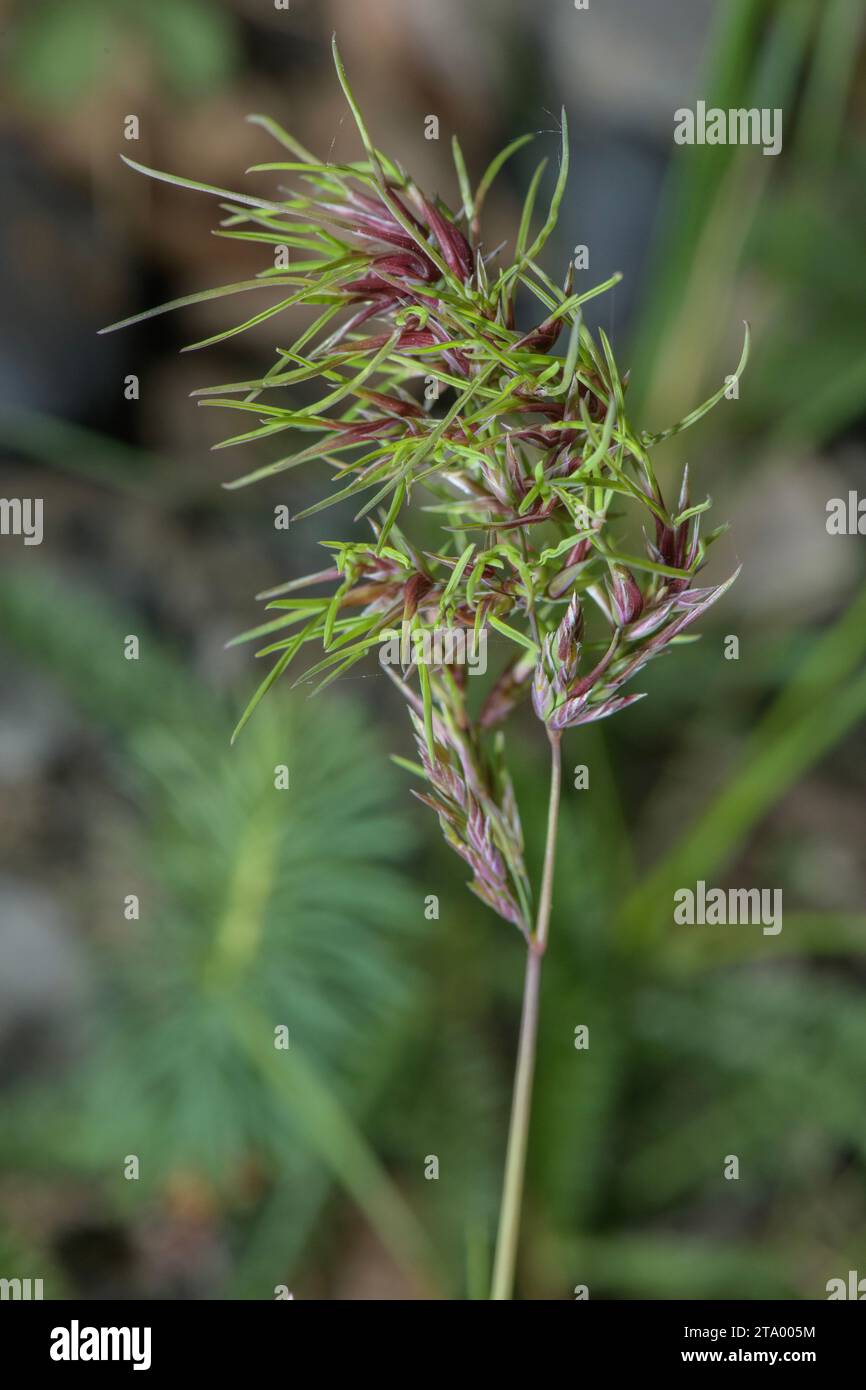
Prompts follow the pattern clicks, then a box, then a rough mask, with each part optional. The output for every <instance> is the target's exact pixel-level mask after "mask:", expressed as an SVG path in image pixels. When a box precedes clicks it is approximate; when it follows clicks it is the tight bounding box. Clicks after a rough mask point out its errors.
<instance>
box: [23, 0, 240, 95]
mask: <svg viewBox="0 0 866 1390" xmlns="http://www.w3.org/2000/svg"><path fill="white" fill-rule="evenodd" d="M15 10H16V11H17V12H15V13H13V15H12V19H11V22H10V25H9V33H8V38H9V43H8V48H7V55H8V56H7V59H6V62H7V64H8V69H9V71H8V74H7V76H8V79H9V80H10V81H11V85H12V87H13V89H14V90H15V91H16V92H18V93H19V94H20V95H21V96H23V97H24V98H26V99H28V100H31V101H38V102H39V103H40V104H45V103H48V104H49V105H52V106H53V105H56V104H60V103H62V102H68V101H76V100H78V99H79V98H80V97H82V96H83V95H84V94H85V93H86V92H87V91H88V89H90V88H92V87H93V86H94V85H98V84H99V83H100V82H102V81H104V80H106V79H108V78H109V76H110V74H111V71H112V66H113V64H114V63H116V58H115V57H114V56H113V55H114V54H116V53H117V50H118V48H122V47H123V46H124V45H125V44H127V43H129V40H130V37H134V38H135V39H136V40H137V41H138V42H139V43H140V44H143V45H144V46H145V49H146V51H147V53H148V56H149V57H150V58H151V60H152V62H153V65H154V67H155V69H156V72H157V74H158V76H159V78H160V79H161V81H162V82H163V83H164V85H165V86H166V88H168V89H169V90H170V91H171V92H173V93H175V94H177V95H179V96H184V97H186V98H187V99H188V98H189V97H190V96H191V95H194V94H195V95H201V94H202V93H206V92H208V91H210V90H211V89H213V88H215V87H219V86H220V85H222V84H224V83H225V82H226V81H227V79H228V78H229V77H230V76H231V74H232V72H233V70H234V68H235V67H236V65H237V62H238V57H239V46H238V43H237V39H236V35H235V31H234V21H233V18H232V16H231V15H230V14H229V13H228V12H227V11H226V10H225V9H223V8H222V7H221V6H215V5H207V4H205V0H149V3H148V4H146V5H139V4H138V3H137V0H41V3H40V4H38V5H20V6H16V7H15Z"/></svg>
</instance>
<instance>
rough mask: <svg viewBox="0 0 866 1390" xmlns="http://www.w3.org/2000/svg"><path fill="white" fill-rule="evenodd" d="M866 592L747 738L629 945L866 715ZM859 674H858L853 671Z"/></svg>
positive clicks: (632, 902) (661, 879) (628, 913)
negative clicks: (734, 765)
mask: <svg viewBox="0 0 866 1390" xmlns="http://www.w3.org/2000/svg"><path fill="white" fill-rule="evenodd" d="M864 654H866V589H864V590H863V591H861V593H860V594H859V595H858V597H857V598H856V599H855V601H854V602H853V603H852V604H851V605H850V607H849V608H848V610H847V611H846V612H845V614H844V615H843V617H842V618H841V619H840V620H839V621H838V622H837V623H836V624H835V626H834V627H833V628H831V629H830V631H829V632H828V633H826V634H825V635H824V636H823V637H821V638H819V639H818V641H817V642H816V643H815V644H814V646H813V648H812V651H811V652H810V654H809V656H808V657H807V658H806V660H805V661H804V662H803V664H802V666H801V667H800V669H799V671H798V672H797V673H796V675H795V676H794V678H793V680H792V681H791V682H790V684H789V685H787V686H786V687H785V688H784V689H783V691H782V693H781V694H780V695H779V696H778V698H777V699H776V701H775V703H774V704H773V705H772V706H771V707H770V709H769V711H768V712H767V714H766V715H765V716H764V718H763V719H762V720H761V722H760V723H759V724H758V726H757V727H756V728H755V730H754V732H753V733H752V735H751V737H750V738H749V739H748V740H747V742H746V745H745V747H744V749H743V753H742V756H741V759H740V764H739V767H738V769H737V771H736V772H735V773H734V775H733V776H732V777H731V779H730V780H729V781H728V783H727V784H726V785H725V786H724V787H723V788H722V789H721V791H720V792H719V793H718V794H717V795H716V796H715V797H714V798H713V800H712V801H711V802H710V805H709V806H708V807H707V808H706V809H705V810H704V812H703V814H701V815H699V816H698V817H697V819H696V821H695V823H694V825H693V826H692V828H691V829H690V830H689V831H688V833H687V834H686V835H685V836H684V837H683V839H682V840H681V841H680V842H679V843H678V844H677V845H675V846H674V848H673V849H672V850H670V851H669V852H668V854H667V856H666V857H665V858H664V859H663V860H662V862H661V863H660V864H659V865H658V866H657V867H656V868H655V869H654V870H653V871H652V872H651V873H650V874H649V876H648V877H647V878H646V879H645V880H644V882H643V883H642V884H641V885H639V886H638V888H637V890H636V891H635V893H634V894H633V895H632V896H631V898H629V899H628V901H627V902H626V904H625V906H624V909H623V918H622V925H623V931H624V934H625V936H626V937H627V938H629V939H632V938H634V939H642V938H643V939H648V938H650V937H654V936H655V935H657V932H658V929H659V923H660V921H661V920H663V919H664V917H665V916H667V917H669V916H670V913H671V911H672V895H673V893H674V891H675V890H676V889H677V888H678V887H681V886H682V885H684V884H688V883H689V882H690V881H694V879H695V878H696V877H701V878H707V877H708V876H709V875H710V874H711V873H712V872H713V871H715V870H717V869H719V868H720V867H722V866H723V865H724V864H726V863H727V862H728V861H729V860H730V858H731V857H732V855H733V854H734V853H735V852H736V851H737V849H738V848H739V846H740V845H741V844H742V842H743V840H744V839H745V837H746V836H747V834H748V833H749V831H750V830H751V828H752V827H753V826H754V825H755V824H756V823H757V822H758V821H759V820H760V819H761V817H762V816H764V815H766V813H767V812H768V811H769V810H770V809H771V808H772V807H773V806H774V805H775V804H776V803H777V802H778V800H779V799H780V798H781V797H782V796H783V795H784V794H785V792H786V791H787V790H788V789H789V788H790V787H791V786H793V785H794V783H795V782H796V781H797V779H798V778H799V777H801V776H802V775H803V774H804V773H805V772H806V771H807V770H808V768H810V767H811V766H812V765H813V763H815V762H816V761H817V760H818V759H819V758H821V757H822V756H823V755H824V754H826V753H827V752H829V751H830V749H831V748H833V747H834V746H835V745H836V744H837V743H838V742H839V741H840V740H841V739H842V738H844V736H845V735H846V734H847V733H848V732H849V731H850V730H851V729H852V728H854V727H855V726H856V724H857V723H858V722H859V721H860V720H861V719H863V718H864V716H866V671H861V670H859V667H860V666H861V664H862V661H863V657H864ZM855 671H856V672H857V673H856V674H854V675H852V674H851V673H852V672H855Z"/></svg>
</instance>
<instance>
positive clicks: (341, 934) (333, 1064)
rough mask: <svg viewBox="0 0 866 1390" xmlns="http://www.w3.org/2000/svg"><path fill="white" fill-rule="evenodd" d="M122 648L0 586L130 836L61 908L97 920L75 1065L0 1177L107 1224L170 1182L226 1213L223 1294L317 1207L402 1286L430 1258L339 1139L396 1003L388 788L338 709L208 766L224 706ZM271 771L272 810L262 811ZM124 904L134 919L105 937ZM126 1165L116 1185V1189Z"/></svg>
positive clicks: (402, 994)
mask: <svg viewBox="0 0 866 1390" xmlns="http://www.w3.org/2000/svg"><path fill="white" fill-rule="evenodd" d="M129 625H130V623H129V614H128V613H127V614H124V613H123V612H121V611H120V610H119V609H118V608H116V607H115V606H113V605H111V604H109V603H108V602H106V601H105V600H104V599H102V598H100V597H99V596H97V595H95V594H93V593H90V592H87V591H77V590H76V589H75V587H74V586H70V585H64V584H61V583H60V582H59V581H58V579H57V578H56V577H52V575H51V574H50V572H49V573H45V572H41V573H36V574H34V573H32V572H30V573H23V572H19V573H17V574H9V573H7V574H6V575H5V576H4V582H3V586H2V598H0V634H2V640H3V643H4V647H5V649H6V651H7V652H9V651H15V652H17V653H18V654H19V656H24V657H27V658H30V659H32V661H33V662H34V664H35V665H36V666H37V667H39V668H41V669H43V670H44V671H45V673H46V674H47V675H48V676H49V677H50V678H51V679H52V680H53V681H54V682H55V683H56V685H57V686H58V687H59V688H60V689H61V690H62V691H64V692H65V693H66V695H67V696H68V697H69V699H70V701H71V703H72V704H73V706H75V707H77V708H78V710H79V711H80V712H81V713H82V715H83V716H84V719H85V720H86V721H87V722H88V723H89V724H90V725H91V726H92V727H94V728H96V729H98V730H99V731H100V733H101V735H102V740H103V742H102V745H101V746H102V748H103V750H104V757H105V759H106V761H107V762H108V763H109V764H110V765H111V764H114V770H115V774H116V786H117V789H118V792H122V795H123V801H124V803H125V804H126V805H127V807H128V808H129V809H130V814H129V815H128V816H125V815H121V816H120V817H118V819H117V823H116V827H115V829H114V831H113V833H112V834H111V838H110V841H109V842H108V843H107V844H106V845H104V847H103V852H102V855H101V856H100V858H101V859H102V860H104V861H107V862H106V863H105V868H104V872H102V873H101V874H100V875H99V887H98V888H96V889H94V891H93V893H92V895H91V896H85V899H84V901H83V902H82V903H81V911H82V914H83V915H86V916H87V917H88V918H89V919H94V918H95V930H94V931H93V932H92V933H91V935H90V937H89V940H88V943H87V948H88V952H89V956H90V959H91V961H92V966H93V977H94V988H93V994H92V997H91V998H90V1000H89V1001H88V1002H89V1007H88V1011H87V1013H88V1029H87V1034H86V1038H85V1040H84V1041H85V1043H86V1046H85V1048H84V1053H83V1056H82V1058H81V1059H80V1060H79V1061H78V1062H77V1065H76V1066H75V1067H74V1068H73V1069H72V1070H71V1072H70V1074H68V1075H60V1076H57V1077H55V1078H52V1079H51V1081H50V1083H44V1084H42V1085H38V1086H37V1085H31V1086H30V1087H27V1088H24V1089H23V1090H22V1092H21V1093H20V1094H19V1096H17V1097H15V1098H12V1099H9V1098H7V1110H8V1118H9V1124H8V1126H4V1129H5V1130H6V1133H5V1135H4V1141H3V1146H2V1148H3V1157H4V1159H5V1160H6V1161H7V1162H8V1161H9V1160H10V1158H11V1159H14V1160H15V1161H16V1163H19V1164H22V1163H23V1166H25V1167H28V1168H29V1167H32V1168H33V1169H34V1171H36V1172H37V1173H38V1172H40V1171H42V1169H43V1166H44V1163H45V1156H46V1155H47V1154H50V1155H51V1156H52V1162H53V1164H54V1165H55V1167H56V1169H59V1170H60V1171H61V1172H65V1173H66V1174H67V1175H68V1176H69V1177H70V1178H72V1177H78V1176H82V1175H86V1176H91V1177H95V1178H99V1179H102V1180H103V1181H104V1186H105V1191H106V1195H107V1198H108V1200H109V1202H113V1203H114V1204H115V1205H116V1207H117V1209H118V1210H119V1211H121V1212H126V1213H129V1212H130V1209H132V1210H134V1207H135V1203H136V1201H138V1202H146V1203H150V1204H157V1203H160V1202H170V1200H171V1197H172V1194H173V1193H175V1192H176V1191H177V1190H178V1189H179V1188H181V1187H182V1188H183V1189H184V1190H189V1187H190V1184H192V1186H193V1188H194V1189H195V1190H197V1191H198V1192H199V1194H200V1197H201V1201H202V1202H203V1203H204V1205H205V1206H206V1207H208V1208H210V1209H211V1210H212V1211H213V1212H214V1214H217V1213H227V1214H236V1213H239V1212H243V1213H244V1216H245V1221H244V1223H243V1227H244V1228H243V1231H238V1232H236V1233H235V1234H234V1236H233V1242H234V1247H235V1248H234V1255H235V1261H236V1264H235V1269H234V1271H233V1280H232V1288H233V1291H234V1293H235V1295H236V1296H241V1297H262V1296H263V1291H264V1293H265V1296H267V1292H268V1290H270V1289H271V1288H272V1287H273V1284H274V1282H275V1279H278V1278H282V1277H285V1275H287V1274H288V1273H290V1272H291V1270H292V1268H293V1267H294V1266H295V1264H296V1262H297V1261H298V1260H299V1258H300V1255H301V1252H302V1251H303V1250H304V1249H305V1247H306V1246H307V1243H308V1241H309V1238H310V1234H311V1232H312V1230H313V1229H314V1227H315V1224H316V1223H317V1222H318V1221H320V1219H321V1215H322V1211H323V1208H324V1205H325V1203H326V1201H327V1198H328V1195H329V1192H330V1191H331V1189H332V1186H333V1185H334V1184H336V1185H338V1186H340V1187H342V1188H343V1189H344V1190H345V1191H346V1192H348V1193H349V1194H350V1195H351V1197H352V1199H353V1200H354V1202H355V1203H356V1205H357V1206H358V1208H359V1209H360V1210H361V1211H362V1212H364V1213H365V1215H366V1216H367V1218H368V1220H369V1222H370V1224H371V1226H372V1228H373V1229H374V1230H375V1231H376V1232H377V1233H378V1234H379V1235H380V1237H381V1239H382V1241H383V1243H384V1245H385V1246H386V1247H387V1248H388V1249H389V1250H390V1252H391V1253H392V1255H393V1256H394V1258H395V1259H396V1260H397V1261H398V1262H400V1263H402V1266H403V1268H404V1270H405V1271H406V1274H407V1277H414V1278H416V1279H418V1278H423V1277H425V1271H429V1269H430V1266H431V1263H432V1259H431V1255H430V1252H429V1249H428V1242H427V1241H426V1238H425V1237H424V1235H423V1233H422V1232H421V1230H420V1228H419V1226H418V1223H417V1221H416V1220H415V1219H414V1217H413V1216H412V1213H411V1212H410V1211H409V1209H408V1207H407V1205H406V1203H405V1201H404V1199H403V1198H402V1197H401V1196H400V1195H399V1193H398V1192H397V1189H396V1187H395V1186H394V1184H393V1183H392V1182H391V1180H390V1179H389V1177H388V1176H387V1174H386V1173H385V1171H384V1169H383V1168H382V1166H381V1165H380V1163H379V1162H378V1160H377V1159H376V1157H375V1156H374V1154H373V1153H372V1151H371V1150H370V1149H369V1147H368V1145H367V1144H366V1142H365V1140H364V1139H363V1137H362V1134H361V1130H360V1128H359V1126H360V1125H361V1124H362V1123H363V1122H364V1120H366V1117H367V1116H368V1115H369V1113H370V1111H371V1110H373V1109H374V1108H375V1107H376V1106H377V1104H378V1103H379V1088H380V1086H381V1085H382V1078H383V1076H385V1075H387V1067H388V1065H389V1063H388V1058H389V1057H390V1056H392V1055H393V1054H394V1053H395V1052H399V1051H400V1049H401V1047H402V1045H403V1039H404V1038H405V1035H406V1033H407V1031H408V1029H409V1027H410V1023H411V1020H412V1017H413V1012H414V1010H415V1009H416V1008H417V1007H418V1005H419V997H418V988H417V980H416V977H415V974H414V972H413V969H412V967H411V965H410V964H409V961H408V947H409V946H410V944H411V945H413V946H414V945H415V944H416V943H417V941H418V936H419V927H418V926H417V925H414V926H413V923H416V924H417V922H418V915H417V913H413V911H412V909H413V903H414V899H413V895H412V893H411V891H410V887H409V884H408V882H407V880H406V878H405V876H404V875H403V874H402V873H401V871H400V869H399V867H398V865H399V863H400V861H401V860H402V859H403V858H404V857H405V855H406V853H407V851H408V849H409V848H410V846H411V843H412V835H411V831H410V830H409V827H408V826H407V824H406V820H405V817H403V816H401V815H400V814H399V813H398V812H396V811H395V809H394V804H393V803H394V792H395V787H394V785H393V783H394V781H395V780H396V774H395V773H394V772H393V770H392V769H390V768H388V767H386V768H385V772H386V776H385V777H384V778H379V779H375V780H373V779H370V778H369V777H368V776H367V775H366V772H365V763H367V762H368V761H369V760H370V759H371V758H375V757H377V756H379V755H380V749H379V747H378V742H377V740H376V738H375V736H374V735H373V734H372V733H371V731H370V729H369V727H368V725H367V721H366V720H365V718H364V715H363V712H362V711H361V710H359V709H357V708H356V707H353V706H352V705H350V704H348V703H347V702H344V701H334V702H333V703H331V704H329V703H328V702H317V703H314V704H309V703H306V702H303V701H300V702H298V701H293V700H289V701H288V702H284V701H282V700H280V701H278V702H277V701H275V702H274V704H273V705H272V706H271V707H270V708H269V709H268V710H266V711H263V713H264V714H265V716H266V717H265V718H263V719H262V720H261V721H257V723H256V726H255V727H254V728H253V729H251V731H250V733H251V735H252V737H251V738H249V739H245V740H243V743H242V745H241V746H239V747H237V748H235V749H229V747H228V745H227V741H226V740H225V738H224V737H222V735H221V731H224V729H225V722H226V719H227V718H228V711H227V707H226V705H225V704H224V703H223V701H222V700H221V699H219V698H218V697H216V696H215V695H214V694H213V692H211V691H208V689H207V688H206V687H205V686H203V685H202V683H201V682H200V681H199V680H198V679H196V678H195V676H194V675H193V674H192V672H191V671H190V670H189V669H188V668H187V667H186V666H185V665H184V663H183V661H182V660H180V659H179V658H178V657H177V656H176V655H175V654H173V653H172V652H171V651H170V650H169V649H167V648H166V647H164V646H162V645H161V644H160V642H159V641H158V639H157V638H156V636H155V635H154V634H152V633H151V632H150V631H149V630H148V629H147V628H146V627H144V626H143V624H142V623H141V621H140V618H139V619H136V631H137V632H138V633H139V636H140V641H141V644H142V659H141V660H140V661H139V662H137V663H127V662H125V661H123V660H122V659H121V660H118V656H117V654H118V653H119V652H120V651H121V650H122V644H123V634H124V633H125V632H127V631H128V629H129ZM283 765H285V767H286V768H288V769H289V774H290V779H291V794H290V795H287V794H284V793H281V792H278V791H275V784H274V778H275V767H281V766H283ZM133 808H134V810H133ZM124 881H125V883H126V885H127V887H126V888H124V889H123V890H122V893H123V894H125V893H126V891H128V886H129V884H130V882H131V883H132V884H133V885H134V886H135V887H136V890H137V894H138V896H139V898H140V902H141V919H140V920H138V921H133V922H127V921H123V922H122V928H121V930H120V931H119V932H118V931H117V930H116V928H115V923H116V921H117V916H118V911H117V906H116V904H117V902H120V903H122V895H121V896H118V894H120V893H121V890H120V884H121V882H124ZM85 892H86V890H85ZM109 894H110V895H111V903H110V905H107V904H106V895H109ZM277 1027H281V1028H285V1029H288V1034H287V1035H286V1037H285V1039H284V1041H282V1042H281V1044H280V1046H279V1047H278V1045H277V1035H276V1033H275V1028H277ZM286 1044H287V1045H286ZM129 1152H132V1153H135V1154H137V1155H138V1156H139V1159H140V1163H141V1174H140V1181H139V1182H134V1183H127V1182H125V1181H124V1180H123V1177H122V1174H121V1168H120V1159H119V1158H118V1156H119V1155H120V1156H122V1155H124V1154H126V1153H129ZM301 1193H302V1194H303V1199H302V1200H301V1199H299V1194H301ZM263 1249H265V1250H266V1251H267V1253H266V1254H264V1253H263ZM284 1271H285V1274H284V1273H283V1272H284ZM262 1281H264V1283H263V1282H262ZM56 1289H57V1286H56V1284H54V1283H52V1292H51V1293H49V1295H48V1296H56Z"/></svg>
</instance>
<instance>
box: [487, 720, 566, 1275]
mask: <svg viewBox="0 0 866 1390" xmlns="http://www.w3.org/2000/svg"><path fill="white" fill-rule="evenodd" d="M549 737H550V803H549V807H548V812H547V843H546V845H545V849H544V872H543V875H542V879H541V896H540V897H539V900H538V915H537V917H536V922H535V931H534V932H533V934H532V936H531V937H530V938H529V942H528V949H527V953H526V974H525V977H524V981H523V1008H522V1012H521V1017H520V1038H519V1041H518V1044H517V1066H516V1068H515V1072H514V1093H513V1095H512V1100H511V1122H510V1124H509V1128H508V1148H507V1150H506V1154H505V1179H504V1182H503V1186H502V1206H501V1208H500V1212H499V1232H498V1235H497V1238H496V1257H495V1259H494V1262H493V1287H492V1289H491V1292H490V1297H491V1298H492V1299H510V1298H511V1295H512V1290H513V1287H514V1266H515V1262H516V1259H517V1238H518V1235H519V1233H520V1209H521V1205H522V1202H523V1174H524V1170H525V1168H526V1145H527V1140H528V1138H529V1116H530V1111H531V1108H532V1080H533V1076H534V1073H535V1043H536V1038H537V1036H538V1001H539V986H540V984H541V962H542V959H543V957H544V952H545V950H546V948H547V936H548V930H549V926H550V909H551V906H552V903H553V868H554V862H555V858H556V827H557V824H558V821H559V793H560V785H561V782H562V759H561V754H560V735H559V734H558V733H550V735H549Z"/></svg>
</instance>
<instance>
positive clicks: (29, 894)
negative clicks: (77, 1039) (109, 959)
mask: <svg viewBox="0 0 866 1390" xmlns="http://www.w3.org/2000/svg"><path fill="white" fill-rule="evenodd" d="M0 960H2V961H3V971H2V973H0V1056H2V1059H3V1060H2V1064H0V1082H8V1081H10V1080H13V1079H14V1080H17V1079H19V1078H20V1077H21V1076H25V1075H33V1074H34V1073H37V1074H38V1073H39V1072H42V1071H45V1070H48V1069H50V1070H51V1071H52V1072H54V1071H56V1069H57V1063H58V1058H59V1057H62V1056H64V1055H65V1054H66V1053H68V1050H69V1045H70V1042H71V1039H72V1035H73V1030H74V1021H75V1018H76V1015H77V1013H78V1011H79V1009H80V1006H81V1002H82V999H83V996H84V979H85V972H84V967H83V961H82V958H81V955H80V953H79V952H78V951H77V950H76V949H75V944H74V938H73V936H72V934H71V932H70V931H69V930H68V929H67V923H66V921H65V915H64V913H63V911H62V909H61V908H60V906H59V904H58V903H57V901H56V899H54V898H52V897H50V896H49V895H48V894H47V893H43V892H41V891H40V890H39V889H37V888H34V887H33V886H32V885H30V884H28V883H25V882H22V881H20V880H16V879H12V878H0Z"/></svg>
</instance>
